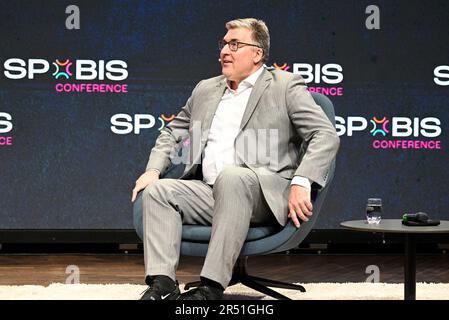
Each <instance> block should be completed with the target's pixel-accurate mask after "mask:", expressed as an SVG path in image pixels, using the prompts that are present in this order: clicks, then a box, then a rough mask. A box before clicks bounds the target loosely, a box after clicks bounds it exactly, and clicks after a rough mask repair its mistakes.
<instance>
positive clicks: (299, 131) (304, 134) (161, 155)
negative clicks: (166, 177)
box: [146, 69, 339, 225]
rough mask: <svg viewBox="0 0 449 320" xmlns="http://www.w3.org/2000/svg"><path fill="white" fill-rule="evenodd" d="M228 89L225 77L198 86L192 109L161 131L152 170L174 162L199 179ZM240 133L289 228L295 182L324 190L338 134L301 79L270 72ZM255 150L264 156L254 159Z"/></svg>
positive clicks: (249, 161)
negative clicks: (210, 134) (290, 197)
mask: <svg viewBox="0 0 449 320" xmlns="http://www.w3.org/2000/svg"><path fill="white" fill-rule="evenodd" d="M225 89H226V79H225V77H224V76H218V77H214V78H210V79H206V80H203V81H201V82H200V83H198V85H197V86H196V87H195V89H194V90H193V92H192V95H191V96H190V98H189V99H188V101H187V103H186V105H185V106H184V107H183V108H182V109H181V111H180V112H179V113H178V115H177V116H176V117H175V118H174V119H173V120H172V121H171V122H170V123H169V124H168V125H167V126H166V127H165V128H164V129H162V130H161V133H160V135H159V137H158V138H157V140H156V143H155V146H154V147H153V149H152V150H151V154H150V157H149V161H148V164H147V168H146V169H147V170H149V169H157V170H159V171H160V172H161V174H163V173H164V172H165V171H166V170H167V169H168V167H169V166H170V164H171V163H179V162H181V161H184V162H185V165H186V166H185V169H184V173H183V174H182V176H181V177H180V179H193V178H195V177H197V173H198V172H197V170H198V168H201V166H200V165H199V164H200V163H201V155H202V152H203V150H204V146H205V145H206V143H207V135H208V132H209V129H210V126H211V124H212V120H213V117H214V114H215V111H216V109H217V107H218V104H219V102H220V100H221V97H222V96H223V93H224V91H225ZM240 130H241V131H240V133H239V135H238V136H237V138H236V141H235V145H238V146H245V148H243V149H242V150H244V152H238V153H240V154H243V153H245V151H248V150H247V149H250V150H249V152H247V153H249V155H247V156H244V155H242V157H241V162H242V165H243V166H245V167H248V168H249V169H251V170H252V171H254V172H255V173H256V175H257V176H258V178H259V182H260V186H261V189H262V192H263V194H264V197H265V200H266V201H267V203H268V205H269V207H270V209H271V210H272V212H273V214H274V215H275V216H276V219H277V220H278V222H279V223H280V224H281V225H285V223H286V221H287V215H288V195H289V191H290V183H291V179H292V178H293V176H295V175H299V176H303V177H306V178H309V179H310V180H311V181H312V182H314V183H316V184H318V185H319V186H321V187H323V186H324V185H325V184H326V179H327V175H328V171H329V168H330V165H331V163H332V161H333V159H334V158H335V156H336V154H337V150H338V147H339V138H338V136H337V133H336V131H335V129H334V127H333V126H332V124H331V122H330V121H329V119H328V118H327V116H326V115H325V113H324V112H323V111H322V109H321V108H320V107H319V106H318V105H316V104H315V102H314V100H313V98H312V96H311V95H310V93H309V92H308V91H307V87H306V84H305V82H304V80H303V79H302V78H301V76H299V75H294V74H292V73H289V72H285V71H281V70H272V71H268V70H266V69H265V70H264V71H263V72H262V74H261V76H260V77H259V78H258V80H257V82H256V83H255V85H254V88H253V90H252V92H251V95H250V98H249V100H248V104H247V106H246V110H245V112H244V115H243V119H242V122H241V125H240ZM259 133H260V134H259ZM304 142H306V143H307V144H308V146H307V149H306V151H304V148H302V146H303V143H304ZM180 146H181V151H180ZM250 146H252V147H250ZM254 146H258V147H255V148H254ZM264 146H265V147H264ZM264 148H266V149H268V150H265V149H264ZM184 150H185V152H184V153H182V152H183V151H184ZM254 150H256V153H260V154H262V155H261V156H257V155H256V156H254V154H253V153H254V152H253V151H254ZM180 154H181V155H180ZM267 154H268V157H267V156H266V155H267ZM267 159H268V160H267Z"/></svg>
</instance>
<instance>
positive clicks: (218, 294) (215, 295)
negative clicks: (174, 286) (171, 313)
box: [179, 284, 223, 300]
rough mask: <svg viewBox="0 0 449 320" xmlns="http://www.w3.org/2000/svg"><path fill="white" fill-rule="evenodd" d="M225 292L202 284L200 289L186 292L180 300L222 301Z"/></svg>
mask: <svg viewBox="0 0 449 320" xmlns="http://www.w3.org/2000/svg"><path fill="white" fill-rule="evenodd" d="M222 299H223V290H220V289H217V288H213V287H210V286H208V285H205V284H201V285H200V286H199V287H197V288H194V289H192V290H189V291H187V292H184V293H183V294H181V295H180V296H179V300H222Z"/></svg>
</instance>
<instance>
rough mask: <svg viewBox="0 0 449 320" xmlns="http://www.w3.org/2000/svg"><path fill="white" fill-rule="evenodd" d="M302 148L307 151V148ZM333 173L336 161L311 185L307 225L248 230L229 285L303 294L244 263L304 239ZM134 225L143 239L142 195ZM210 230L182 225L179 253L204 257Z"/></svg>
mask: <svg viewBox="0 0 449 320" xmlns="http://www.w3.org/2000/svg"><path fill="white" fill-rule="evenodd" d="M312 96H313V98H314V100H315V102H316V103H317V104H318V105H319V106H321V108H322V109H323V111H324V112H325V113H326V115H327V117H328V118H329V120H330V121H331V122H332V124H333V125H334V126H335V111H334V107H333V104H332V102H331V101H330V100H329V99H328V98H327V97H326V96H324V95H322V94H318V93H312ZM303 147H304V148H307V146H306V145H304V146H303ZM334 170H335V161H334V162H333V163H332V166H331V169H330V171H329V174H328V182H327V184H326V186H325V187H324V188H321V189H317V188H315V186H314V185H312V203H313V215H312V216H311V217H310V219H309V221H308V222H307V223H303V224H301V227H300V228H299V229H297V228H296V227H295V225H294V224H293V223H292V222H291V220H289V221H288V223H287V224H286V225H285V226H284V227H281V228H276V227H271V226H264V227H251V228H250V229H249V232H248V235H247V238H246V241H245V244H244V245H243V248H242V250H241V253H240V257H239V258H238V260H237V262H236V264H235V266H234V273H233V276H232V279H231V281H230V284H229V285H230V286H231V285H234V284H237V283H242V284H243V285H246V286H248V287H250V288H252V289H254V290H257V291H259V292H262V293H264V294H267V295H269V296H271V297H273V298H276V299H288V298H287V297H286V296H284V295H282V294H280V293H279V292H276V291H274V290H273V289H271V288H269V287H275V288H286V289H294V290H299V291H301V292H305V288H304V287H303V286H300V285H295V284H291V283H285V282H280V281H275V280H270V279H264V278H260V277H255V276H251V275H249V274H248V272H247V260H248V257H250V256H258V255H265V254H270V253H276V252H282V251H286V250H291V249H294V248H296V247H297V246H298V245H299V244H300V243H301V242H302V241H303V240H304V239H305V238H306V236H307V235H308V234H309V232H310V231H311V230H312V228H313V226H314V224H315V222H316V220H317V218H318V216H319V213H320V211H321V207H322V205H323V202H324V199H325V197H326V194H327V191H328V188H329V185H330V183H331V181H332V178H333V175H334ZM182 171H183V168H182V167H179V166H174V167H172V168H170V169H169V170H168V172H167V173H166V174H165V175H164V177H171V178H175V177H179V176H180V175H181V173H182ZM134 226H135V229H136V232H137V234H138V235H139V237H140V238H141V239H142V237H143V227H142V200H141V195H139V196H138V198H137V200H136V202H135V204H134ZM211 229H212V228H211V227H210V226H200V225H184V226H183V230H182V244H181V254H182V255H187V256H198V257H204V256H206V253H207V248H208V245H209V239H210V235H211ZM198 284H199V282H193V283H188V284H186V286H185V289H189V288H191V287H195V286H197V285H198Z"/></svg>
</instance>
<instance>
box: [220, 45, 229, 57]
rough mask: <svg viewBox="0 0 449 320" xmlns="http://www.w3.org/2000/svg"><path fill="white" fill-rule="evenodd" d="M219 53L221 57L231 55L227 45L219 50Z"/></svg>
mask: <svg viewBox="0 0 449 320" xmlns="http://www.w3.org/2000/svg"><path fill="white" fill-rule="evenodd" d="M220 53H221V54H222V55H223V54H230V53H231V50H229V45H228V44H225V46H224V47H223V48H221V51H220Z"/></svg>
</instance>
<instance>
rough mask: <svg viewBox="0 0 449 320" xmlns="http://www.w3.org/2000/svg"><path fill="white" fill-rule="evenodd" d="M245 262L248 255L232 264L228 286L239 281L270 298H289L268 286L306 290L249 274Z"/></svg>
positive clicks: (191, 285)
mask: <svg viewBox="0 0 449 320" xmlns="http://www.w3.org/2000/svg"><path fill="white" fill-rule="evenodd" d="M247 262H248V257H242V258H238V259H237V262H236V263H235V266H234V271H233V274H232V279H231V281H230V282H229V286H232V285H235V284H238V283H241V284H243V285H245V286H247V287H249V288H251V289H254V290H256V291H258V292H261V293H264V294H266V295H268V296H270V297H272V298H275V299H279V300H290V298H288V297H286V296H284V295H283V294H280V293H279V292H276V291H274V290H272V289H270V288H268V286H270V287H275V288H283V289H291V290H299V291H301V292H306V289H305V288H304V287H303V286H301V285H297V284H291V283H287V282H282V281H276V280H270V279H264V278H260V277H254V276H250V275H249V274H248V272H247ZM200 283H201V282H200V281H195V282H190V283H187V284H186V285H185V286H184V289H185V290H188V289H190V288H194V287H198V286H199V285H200Z"/></svg>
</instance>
